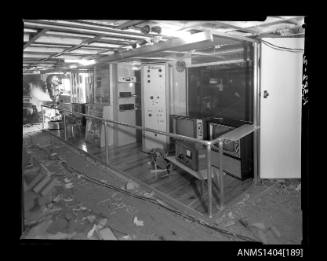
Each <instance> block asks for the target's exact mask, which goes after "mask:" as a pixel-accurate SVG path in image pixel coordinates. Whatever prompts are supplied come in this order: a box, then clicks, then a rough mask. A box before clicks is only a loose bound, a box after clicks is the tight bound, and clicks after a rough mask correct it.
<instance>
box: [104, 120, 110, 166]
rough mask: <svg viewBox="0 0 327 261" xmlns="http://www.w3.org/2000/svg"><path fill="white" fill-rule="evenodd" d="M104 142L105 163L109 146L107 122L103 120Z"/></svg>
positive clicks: (107, 159) (107, 160)
mask: <svg viewBox="0 0 327 261" xmlns="http://www.w3.org/2000/svg"><path fill="white" fill-rule="evenodd" d="M104 143H105V151H106V164H109V148H108V124H107V122H106V121H105V122H104Z"/></svg>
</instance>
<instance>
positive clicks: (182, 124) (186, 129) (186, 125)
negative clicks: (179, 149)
mask: <svg viewBox="0 0 327 261" xmlns="http://www.w3.org/2000/svg"><path fill="white" fill-rule="evenodd" d="M194 124H195V121H194V120H193V119H186V118H177V119H176V134H179V135H183V136H187V137H191V138H194V137H195V136H196V135H195V133H194V131H195V128H194Z"/></svg>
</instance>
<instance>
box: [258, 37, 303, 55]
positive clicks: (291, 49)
mask: <svg viewBox="0 0 327 261" xmlns="http://www.w3.org/2000/svg"><path fill="white" fill-rule="evenodd" d="M260 41H261V42H262V43H263V44H265V45H266V46H269V47H271V48H273V49H276V50H280V51H289V52H294V53H301V52H304V49H298V48H288V47H283V46H278V45H275V44H272V43H270V42H268V41H265V40H262V39H261V40H260Z"/></svg>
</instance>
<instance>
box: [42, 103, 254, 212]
mask: <svg viewBox="0 0 327 261" xmlns="http://www.w3.org/2000/svg"><path fill="white" fill-rule="evenodd" d="M41 107H45V108H49V109H54V110H59V111H63V112H68V113H69V114H73V115H81V116H85V117H88V118H92V119H97V120H100V121H102V122H105V131H106V132H107V127H108V126H107V123H114V124H119V125H122V126H126V127H131V128H134V129H139V130H143V131H149V132H154V133H158V134H161V135H165V136H169V137H172V138H175V139H181V140H186V141H190V142H195V143H199V144H202V145H205V146H206V151H207V173H208V174H207V179H208V198H209V209H208V212H209V217H210V218H211V217H212V180H211V179H212V177H211V173H212V164H211V163H212V159H211V153H212V152H211V145H212V144H215V143H218V146H219V173H218V174H217V175H218V176H217V179H218V180H219V186H220V192H219V194H220V196H219V198H220V204H221V208H223V202H224V185H223V183H224V181H223V175H224V172H223V171H222V170H223V161H222V159H223V142H224V140H230V141H234V140H237V139H241V138H242V137H244V136H246V135H249V134H250V133H252V132H254V131H255V130H256V129H258V126H255V125H253V124H252V125H250V124H243V125H242V126H240V127H238V128H236V129H233V130H231V131H230V132H227V133H224V134H222V135H220V136H219V137H217V138H216V139H214V140H210V141H207V140H198V139H195V138H191V137H187V136H183V135H179V134H176V133H168V132H164V131H159V130H154V129H150V128H144V127H142V126H137V125H132V124H128V123H123V122H119V121H114V120H106V119H104V118H100V117H97V116H93V115H90V114H85V113H80V112H72V111H70V110H66V109H61V108H57V107H51V106H47V105H41ZM42 118H43V119H42V128H44V113H43V114H42ZM64 126H65V140H66V139H67V134H66V115H65V114H64ZM105 143H106V145H105V148H106V162H107V163H108V162H109V154H108V140H107V135H105Z"/></svg>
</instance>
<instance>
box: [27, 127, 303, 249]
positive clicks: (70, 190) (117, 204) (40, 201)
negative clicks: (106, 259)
mask: <svg viewBox="0 0 327 261" xmlns="http://www.w3.org/2000/svg"><path fill="white" fill-rule="evenodd" d="M23 135H24V153H23V170H24V173H23V177H24V181H25V182H26V183H27V184H30V183H31V182H32V181H31V180H33V178H35V175H37V169H38V168H37V167H36V166H38V165H39V164H40V163H41V164H42V166H43V167H42V168H41V169H44V168H45V169H47V171H49V172H51V175H52V176H51V177H55V178H56V180H57V181H58V183H57V184H55V185H54V186H53V188H52V190H50V192H48V193H43V192H42V191H38V192H35V191H34V189H33V188H32V189H26V191H25V195H24V203H25V204H24V205H25V209H24V217H25V226H26V229H25V232H24V234H23V236H22V238H50V239H111V240H113V239H115V240H116V239H117V240H196V241H198V240H200V241H202V240H209V241H230V240H232V241H235V240H237V241H244V240H250V241H251V240H254V241H260V242H263V243H267V244H270V243H273V244H276V243H279V244H299V243H300V242H301V240H302V212H301V193H300V191H301V190H300V189H301V188H300V183H299V181H298V180H293V181H285V180H284V181H283V180H278V181H262V182H261V183H260V184H258V185H254V184H253V183H252V182H250V181H248V182H245V183H243V184H244V186H239V184H238V186H237V185H235V184H233V181H230V183H228V180H226V183H227V184H228V185H227V187H229V192H228V190H227V189H226V194H228V195H229V197H227V202H228V204H227V205H226V207H225V209H224V210H223V211H219V210H218V208H215V215H214V217H213V218H212V219H210V220H209V219H207V217H206V215H205V213H206V204H205V202H201V198H200V197H199V186H197V184H196V182H195V180H194V179H193V177H190V176H189V175H187V174H186V173H183V172H182V171H181V170H178V169H176V170H174V171H173V172H172V174H173V175H171V176H168V177H162V178H160V177H158V178H155V177H154V176H153V174H152V173H151V172H150V165H149V164H148V162H149V157H148V155H147V154H144V153H142V152H141V151H140V147H139V146H137V145H136V144H134V145H130V146H127V147H125V148H121V149H120V150H119V151H117V150H111V151H110V155H109V158H110V163H111V164H113V165H114V166H115V168H117V169H119V170H121V171H120V173H123V172H124V175H126V174H127V175H130V176H133V177H134V178H135V180H140V181H141V182H140V184H141V185H138V183H132V182H130V181H128V179H125V178H124V175H122V176H119V175H117V173H115V171H108V170H107V169H104V168H103V167H102V164H98V161H97V162H95V161H94V160H90V159H89V158H88V157H86V156H85V155H84V154H81V153H78V152H77V151H76V149H72V147H70V146H68V145H67V144H66V143H63V142H62V141H61V140H60V139H58V138H55V137H54V136H52V135H50V134H48V133H45V132H41V131H40V126H30V127H28V128H24V131H23ZM70 142H71V143H72V144H74V145H75V146H77V147H79V148H81V149H84V150H87V151H88V153H90V152H91V153H92V154H94V155H95V156H97V157H98V159H101V158H102V159H104V155H103V151H101V150H100V149H99V148H96V147H94V146H91V145H90V144H87V143H83V141H81V140H78V139H71V140H70ZM51 155H52V156H51ZM31 158H33V160H34V165H35V166H31V164H28V162H29V160H30V159H31ZM62 162H66V164H67V165H69V167H68V169H70V171H68V170H67V168H63V167H62V164H60V163H62ZM32 165H33V164H32ZM33 168H34V172H33V171H32V170H33ZM33 173H34V174H35V175H34V174H33ZM32 174H33V175H34V176H33V175H32ZM83 174H87V175H88V176H92V178H94V179H96V180H98V181H99V180H100V181H101V182H102V185H99V184H96V183H94V180H93V181H90V180H88V179H84V176H83ZM150 174H151V175H150ZM29 175H30V176H31V177H29V178H28V176H29ZM28 179H29V180H28ZM232 180H235V179H232ZM103 183H104V184H111V185H114V186H115V187H114V188H116V189H117V188H120V189H123V190H124V191H119V190H118V191H117V190H115V189H113V187H111V188H108V187H105V186H103ZM127 184H128V185H130V187H129V188H128V186H127ZM142 184H144V185H148V186H143V185H142ZM37 186H38V185H36V187H37ZM149 187H150V188H151V187H153V190H149V189H148V188H149ZM236 187H238V191H237V193H236V192H235V191H233V188H236ZM234 190H235V189H234ZM125 191H127V192H128V193H132V194H133V195H131V194H128V193H127V192H125ZM157 191H158V193H159V192H162V193H166V195H168V197H171V198H174V199H175V200H176V201H179V203H181V204H182V205H183V206H186V207H185V209H183V208H181V209H182V210H183V211H181V209H177V212H176V211H175V212H174V211H172V208H171V204H170V203H171V201H169V200H168V201H167V202H163V201H161V200H159V198H160V197H159V196H160V195H159V194H158V193H157ZM231 192H234V193H235V194H234V195H233V194H232V193H231ZM43 194H44V195H43ZM135 195H143V198H141V199H140V198H137V196H136V197H135ZM60 196H61V199H59V200H54V199H57V198H58V197H59V198H60ZM144 196H146V197H149V198H150V199H151V200H154V199H155V200H156V202H160V204H154V203H153V202H147V200H144ZM157 196H158V197H157ZM204 199H206V196H204ZM151 200H150V201H151ZM215 200H216V199H215ZM165 206H169V208H168V209H167V208H166V207H165ZM175 209H176V208H175ZM188 209H190V210H192V211H193V212H189V213H194V215H193V216H192V215H183V214H180V212H183V213H186V212H184V210H188ZM196 213H199V215H196ZM190 217H193V218H190ZM199 217H200V219H199ZM198 220H201V222H198ZM103 222H105V223H106V225H105V226H103V225H101V224H103ZM199 223H202V225H201V224H199ZM203 224H207V225H208V226H207V225H203ZM209 227H210V228H209ZM105 229H106V230H105ZM104 230H105V231H106V232H107V234H105V232H103V231H104ZM108 231H109V232H108ZM110 232H111V233H110Z"/></svg>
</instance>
